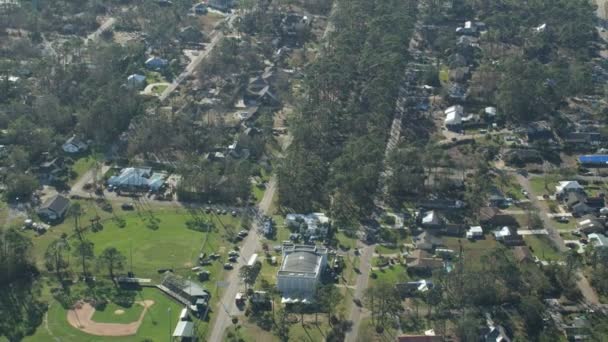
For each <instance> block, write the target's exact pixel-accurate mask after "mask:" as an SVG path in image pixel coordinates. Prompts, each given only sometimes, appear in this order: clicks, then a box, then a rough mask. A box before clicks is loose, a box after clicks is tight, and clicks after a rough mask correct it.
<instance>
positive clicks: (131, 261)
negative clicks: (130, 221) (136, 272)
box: [129, 239, 133, 274]
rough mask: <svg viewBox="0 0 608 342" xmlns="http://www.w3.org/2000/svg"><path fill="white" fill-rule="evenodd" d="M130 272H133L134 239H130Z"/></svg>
mask: <svg viewBox="0 0 608 342" xmlns="http://www.w3.org/2000/svg"><path fill="white" fill-rule="evenodd" d="M129 259H130V261H129V264H130V266H129V272H131V274H133V239H129Z"/></svg>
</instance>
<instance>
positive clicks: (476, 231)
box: [467, 226, 483, 239]
mask: <svg viewBox="0 0 608 342" xmlns="http://www.w3.org/2000/svg"><path fill="white" fill-rule="evenodd" d="M482 236H483V229H481V226H474V227H471V228H469V230H468V231H467V239H476V238H479V237H482Z"/></svg>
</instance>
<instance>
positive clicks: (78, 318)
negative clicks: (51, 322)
mask: <svg viewBox="0 0 608 342" xmlns="http://www.w3.org/2000/svg"><path fill="white" fill-rule="evenodd" d="M137 304H139V305H141V306H143V307H144V310H143V311H142V312H141V315H139V319H138V320H137V321H135V322H132V323H128V324H119V323H98V322H95V321H93V320H92V319H91V318H92V317H93V314H94V313H95V308H94V307H92V306H91V304H89V303H84V302H78V303H77V304H76V305H75V306H74V308H73V309H72V310H69V311H68V317H67V318H68V323H70V325H71V326H73V327H74V328H76V329H78V330H80V331H82V332H85V333H87V334H90V335H95V336H131V335H135V334H136V333H137V329H139V326H140V325H141V322H142V321H143V319H144V316H145V314H146V311H147V310H148V308H149V307H151V306H152V305H153V304H154V301H153V300H144V301H140V302H137ZM118 311H122V310H116V311H114V314H117V315H119V313H118ZM122 313H124V311H122ZM122 313H120V314H122Z"/></svg>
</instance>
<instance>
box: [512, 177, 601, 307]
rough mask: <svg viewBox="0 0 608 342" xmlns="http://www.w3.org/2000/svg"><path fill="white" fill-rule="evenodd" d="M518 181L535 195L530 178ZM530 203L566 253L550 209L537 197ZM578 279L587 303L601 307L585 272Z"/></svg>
mask: <svg viewBox="0 0 608 342" xmlns="http://www.w3.org/2000/svg"><path fill="white" fill-rule="evenodd" d="M516 179H517V181H518V182H519V184H520V185H521V187H522V188H523V189H524V190H526V191H528V193H530V194H534V193H533V192H532V187H531V186H530V181H529V180H528V178H526V177H524V176H522V175H520V174H516ZM530 201H531V203H532V205H533V206H534V207H535V208H536V209H537V210H538V211H539V213H540V215H539V216H540V218H541V220H542V221H543V225H544V227H545V229H546V230H547V232H548V233H549V235H548V236H549V237H550V238H551V240H552V241H553V244H554V245H555V246H557V248H558V249H559V251H560V252H566V251H567V250H568V248H567V247H566V244H565V243H564V240H563V239H562V237H561V236H560V235H559V232H558V231H557V230H556V229H555V228H553V222H551V218H550V217H549V215H548V213H549V209H548V208H547V206H546V205H545V204H544V203H543V202H542V201H539V200H538V199H537V198H536V196H530ZM577 277H578V280H577V282H576V284H577V286H578V288H579V290H580V291H581V293H582V294H583V298H584V299H585V302H587V304H590V305H600V301H599V298H598V295H597V293H596V292H595V290H594V289H593V287H592V286H591V284H589V281H588V280H587V278H585V276H584V274H583V272H581V271H578V272H577Z"/></svg>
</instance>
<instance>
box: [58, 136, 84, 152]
mask: <svg viewBox="0 0 608 342" xmlns="http://www.w3.org/2000/svg"><path fill="white" fill-rule="evenodd" d="M61 148H62V149H63V152H65V153H80V152H84V151H86V150H87V148H89V146H88V145H87V143H85V142H84V141H82V140H80V139H78V138H76V136H75V135H73V136H72V137H71V138H70V139H68V140H66V142H65V143H64V144H63V145H62V146H61Z"/></svg>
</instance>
